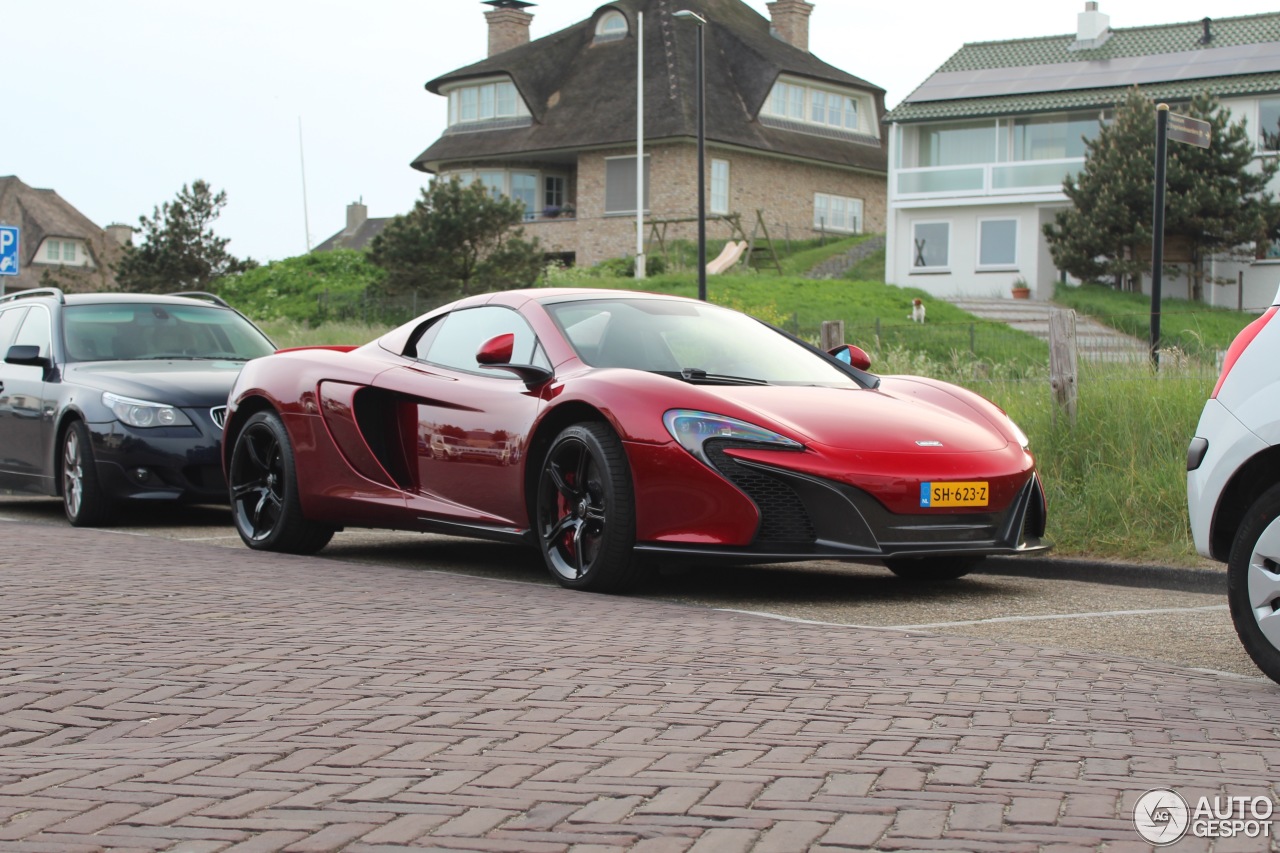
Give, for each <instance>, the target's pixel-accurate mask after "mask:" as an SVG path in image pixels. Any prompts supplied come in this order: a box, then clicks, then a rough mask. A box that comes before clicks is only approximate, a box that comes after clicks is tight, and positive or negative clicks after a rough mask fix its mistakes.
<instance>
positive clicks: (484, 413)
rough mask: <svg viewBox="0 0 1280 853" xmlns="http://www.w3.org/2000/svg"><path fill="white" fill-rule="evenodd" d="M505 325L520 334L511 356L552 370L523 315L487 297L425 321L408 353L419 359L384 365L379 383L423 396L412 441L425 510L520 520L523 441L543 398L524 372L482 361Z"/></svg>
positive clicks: (513, 523) (520, 523) (478, 520)
mask: <svg viewBox="0 0 1280 853" xmlns="http://www.w3.org/2000/svg"><path fill="white" fill-rule="evenodd" d="M503 334H513V335H515V347H514V355H513V357H512V363H517V364H535V365H538V366H541V367H545V368H547V369H548V370H549V369H550V363H549V362H548V361H547V358H546V355H545V354H544V353H543V351H542V347H541V345H540V344H539V342H538V340H537V336H536V335H535V334H534V332H533V330H532V329H531V328H530V327H529V324H528V323H527V322H525V319H524V318H523V317H522V316H520V314H519V313H518V312H516V311H514V310H513V309H510V308H504V307H500V306H493V305H486V306H481V307H478V308H467V309H463V310H459V311H454V312H453V313H451V314H447V315H445V317H443V318H442V319H440V320H439V321H437V322H436V323H434V324H433V325H432V326H430V327H429V328H427V329H425V330H424V331H423V333H422V334H421V335H420V336H419V338H418V340H417V342H416V344H414V345H411V352H409V353H407V355H408V356H409V357H410V358H412V359H413V360H414V363H412V364H409V365H406V366H404V367H400V368H396V369H394V370H390V371H387V372H386V373H383V374H381V375H380V376H379V377H378V378H377V381H376V383H375V384H376V385H377V386H378V387H382V388H386V389H388V390H392V391H395V392H396V393H397V394H398V395H402V396H411V397H414V398H416V399H417V400H418V401H419V402H418V403H417V424H416V428H417V436H416V441H415V442H414V446H416V448H417V452H416V460H415V461H416V465H417V472H416V473H417V491H418V494H417V496H416V497H417V498H419V500H418V504H419V507H420V508H421V509H422V510H423V511H425V512H428V513H430V514H433V515H436V514H444V515H451V516H454V517H455V518H456V519H457V520H460V521H465V522H469V523H475V524H486V525H496V526H502V527H511V528H519V529H523V528H526V527H528V524H529V520H528V513H527V511H526V509H525V505H524V497H523V496H524V482H523V477H524V474H523V472H524V458H525V445H526V444H527V442H528V439H529V434H530V431H531V429H532V427H533V423H534V421H535V419H536V418H537V415H538V411H539V409H540V407H541V405H542V403H541V399H540V398H539V396H538V394H537V393H536V392H535V391H531V390H530V389H529V388H528V387H527V386H526V385H525V383H524V381H523V380H521V379H520V378H519V377H518V376H516V375H514V374H512V373H510V372H508V371H505V370H499V369H490V368H485V367H482V366H480V364H478V363H477V361H476V353H477V351H478V350H479V349H480V345H481V344H483V343H484V342H486V341H488V340H490V339H492V338H494V337H496V336H498V335H503ZM413 504H414V501H413V500H412V499H411V501H410V505H411V507H412V506H413Z"/></svg>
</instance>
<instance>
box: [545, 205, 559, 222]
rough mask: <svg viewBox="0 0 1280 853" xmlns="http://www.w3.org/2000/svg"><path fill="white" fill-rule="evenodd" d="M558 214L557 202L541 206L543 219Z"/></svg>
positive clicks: (552, 217) (551, 217) (554, 216)
mask: <svg viewBox="0 0 1280 853" xmlns="http://www.w3.org/2000/svg"><path fill="white" fill-rule="evenodd" d="M559 215H560V206H559V205H558V204H549V205H547V206H546V207H544V208H542V218H543V219H555V218H556V217H557V216H559Z"/></svg>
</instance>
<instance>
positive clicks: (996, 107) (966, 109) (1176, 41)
mask: <svg viewBox="0 0 1280 853" xmlns="http://www.w3.org/2000/svg"><path fill="white" fill-rule="evenodd" d="M1210 31H1211V32H1212V34H1213V40H1212V41H1211V42H1210V43H1209V44H1208V45H1203V44H1201V43H1200V39H1201V36H1202V35H1203V33H1204V25H1203V23H1202V22H1200V21H1188V22H1185V23H1178V24H1161V25H1158V26H1149V27H1130V28H1128V29H1112V30H1111V31H1110V33H1111V34H1110V37H1109V38H1108V39H1107V40H1106V41H1105V42H1104V43H1103V44H1102V45H1101V46H1100V47H1096V48H1093V49H1091V50H1071V46H1072V45H1073V44H1075V41H1076V37H1075V34H1073V33H1068V34H1067V35H1058V36H1045V37H1042V38H1031V39H1013V40H1009V41H989V42H973V43H971V44H966V45H965V46H964V47H962V48H960V50H958V51H957V52H956V53H955V55H954V56H952V57H951V58H950V59H948V60H947V61H946V63H945V64H943V65H942V67H941V68H939V69H938V70H937V71H936V72H935V75H939V74H946V73H949V72H980V71H989V70H991V69H1001V68H1009V69H1017V68H1029V67H1036V66H1045V65H1057V64H1065V63H1090V62H1106V61H1108V60H1115V59H1124V58H1134V57H1144V56H1167V55H1169V54H1177V53H1182V52H1192V51H1200V50H1205V49H1206V47H1207V48H1209V49H1211V50H1212V49H1218V48H1231V47H1241V46H1245V45H1253V44H1269V43H1275V44H1276V45H1277V51H1276V66H1275V71H1274V72H1271V71H1266V72H1263V73H1252V74H1239V75H1233V76H1229V77H1211V78H1201V79H1195V80H1182V81H1178V82H1173V83H1152V84H1149V85H1144V86H1142V89H1143V91H1144V92H1146V93H1148V94H1149V95H1150V96H1151V97H1153V98H1160V99H1172V100H1180V99H1187V98H1190V97H1191V96H1192V95H1194V94H1197V93H1199V92H1204V91H1209V92H1212V93H1213V94H1215V95H1218V96H1219V97H1225V96H1231V95H1253V94H1268V93H1274V92H1280V12H1268V13H1265V14H1261V15H1247V16H1243V17H1237V18H1219V19H1216V20H1213V21H1211V22H1210ZM930 79H931V80H932V79H934V77H933V76H931V77H930ZM928 88H929V86H928V81H926V84H925V85H922V86H921V87H920V88H918V89H917V90H916V91H917V92H919V91H922V90H927V89H928ZM1124 91H1125V87H1123V86H1116V87H1108V88H1100V89H1075V90H1068V89H1064V90H1062V91H1054V92H1035V93H1026V94H1016V95H1004V96H997V97H986V98H955V99H950V100H932V101H925V100H913V99H912V98H913V95H914V93H913V94H912V95H908V96H907V97H906V98H905V99H904V100H903V101H902V103H901V104H899V105H898V106H897V107H895V108H894V109H893V110H892V111H890V112H889V113H888V115H886V116H885V121H889V122H909V121H927V120H933V119H945V118H966V117H980V116H995V115H1012V114H1019V113H1037V112H1055V111H1061V110H1071V109H1088V108H1092V107H1102V106H1111V105H1113V104H1115V103H1117V102H1118V101H1119V100H1121V99H1122V98H1123V96H1124Z"/></svg>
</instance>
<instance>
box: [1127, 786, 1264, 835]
mask: <svg viewBox="0 0 1280 853" xmlns="http://www.w3.org/2000/svg"><path fill="white" fill-rule="evenodd" d="M1274 811H1275V802H1274V801H1272V799H1271V798H1270V797H1201V798H1200V799H1199V800H1197V801H1196V805H1195V808H1192V807H1191V806H1190V805H1188V804H1187V801H1186V800H1185V799H1183V797H1182V795H1181V794H1179V793H1178V792H1177V791H1174V790H1172V789H1170V788H1155V789H1153V790H1150V791H1147V792H1146V793H1145V794H1143V795H1142V796H1141V797H1139V798H1138V802H1137V803H1135V804H1134V806H1133V826H1134V828H1135V829H1137V830H1138V834H1139V835H1141V836H1142V837H1143V839H1144V840H1146V841H1149V842H1150V843H1152V844H1154V845H1156V846H1157V847H1164V846H1166V845H1169V844H1173V843H1174V842H1175V841H1181V840H1182V839H1183V838H1184V837H1185V836H1186V835H1188V834H1190V835H1192V836H1193V837H1195V838H1236V837H1239V836H1244V837H1245V838H1270V837H1271V815H1272V813H1273V812H1274Z"/></svg>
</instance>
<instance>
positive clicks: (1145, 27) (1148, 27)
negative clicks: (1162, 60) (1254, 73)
mask: <svg viewBox="0 0 1280 853" xmlns="http://www.w3.org/2000/svg"><path fill="white" fill-rule="evenodd" d="M1256 18H1280V12H1258V13H1256V14H1253V15H1232V16H1230V17H1226V18H1210V20H1211V21H1212V22H1213V24H1214V25H1218V24H1233V23H1236V22H1237V21H1248V20H1251V19H1256ZM1203 21H1204V19H1203V18H1197V19H1195V20H1192V21H1175V22H1172V23H1167V24H1139V25H1137V26H1132V27H1108V30H1109V32H1112V33H1134V32H1154V31H1156V30H1169V29H1174V28H1177V27H1198V26H1200V25H1201V23H1202V22H1203ZM1075 38H1076V34H1075V33H1057V34H1055V35H1050V36H1026V37H1024V38H1007V39H991V40H990V41H967V42H964V44H963V45H961V48H960V49H961V50H963V49H964V48H966V47H982V46H986V45H1001V44H1027V43H1028V42H1033V41H1056V40H1057V39H1071V40H1072V41H1074V40H1075Z"/></svg>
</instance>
